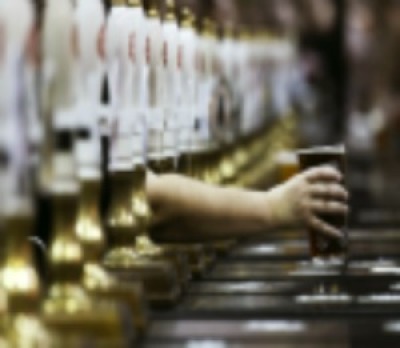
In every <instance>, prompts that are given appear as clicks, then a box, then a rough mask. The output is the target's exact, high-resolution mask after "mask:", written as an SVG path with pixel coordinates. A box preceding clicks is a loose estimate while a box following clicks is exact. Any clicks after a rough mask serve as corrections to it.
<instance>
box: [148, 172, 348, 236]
mask: <svg viewBox="0 0 400 348" xmlns="http://www.w3.org/2000/svg"><path fill="white" fill-rule="evenodd" d="M339 180H340V174H339V173H338V172H337V171H336V170H334V169H331V168H316V169H311V170H309V171H307V172H305V173H302V174H300V175H297V176H296V177H295V178H293V179H291V180H289V181H288V182H287V183H285V184H282V185H279V186H277V187H276V188H274V189H272V190H270V191H267V192H256V191H246V190H241V189H235V188H223V187H216V186H212V185H208V184H204V183H202V182H199V181H196V180H193V179H190V178H187V177H184V176H180V175H173V174H171V175H160V176H157V175H154V174H152V173H150V174H149V176H148V181H147V194H148V197H149V199H150V203H151V206H152V208H153V211H154V214H155V219H154V226H153V229H152V237H153V238H154V239H155V240H158V241H163V242H176V241H178V242H193V241H210V240H219V239H230V238H240V237H246V236H250V235H252V234H257V233H263V232H265V231H266V230H268V229H271V228H274V227H283V226H289V225H290V226H296V225H297V226H298V225H306V224H309V225H313V226H315V227H317V228H318V229H319V230H320V231H321V232H322V233H325V234H330V235H334V236H338V237H339V236H340V232H339V231H337V230H336V229H335V228H333V227H331V226H329V225H326V224H325V223H323V222H322V221H320V220H319V219H318V218H317V217H316V216H315V213H317V212H325V213H326V212H327V213H329V212H331V213H337V212H340V213H346V211H347V205H346V203H345V201H346V199H347V193H346V191H345V190H344V189H343V188H342V187H341V186H340V185H339V184H338V182H339ZM322 198H323V199H324V200H322Z"/></svg>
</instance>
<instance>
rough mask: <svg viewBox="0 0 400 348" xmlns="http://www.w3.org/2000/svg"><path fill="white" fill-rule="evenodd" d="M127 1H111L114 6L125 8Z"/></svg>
mask: <svg viewBox="0 0 400 348" xmlns="http://www.w3.org/2000/svg"><path fill="white" fill-rule="evenodd" d="M125 1H126V0H111V4H112V6H124V5H125V4H126V2H125Z"/></svg>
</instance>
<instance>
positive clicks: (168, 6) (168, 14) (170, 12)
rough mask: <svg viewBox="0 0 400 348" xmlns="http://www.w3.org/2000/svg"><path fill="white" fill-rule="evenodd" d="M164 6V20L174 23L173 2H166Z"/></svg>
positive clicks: (172, 0)
mask: <svg viewBox="0 0 400 348" xmlns="http://www.w3.org/2000/svg"><path fill="white" fill-rule="evenodd" d="M165 5H166V11H167V12H166V14H165V20H166V21H169V22H172V21H176V15H175V0H166V1H165Z"/></svg>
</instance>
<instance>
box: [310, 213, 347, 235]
mask: <svg viewBox="0 0 400 348" xmlns="http://www.w3.org/2000/svg"><path fill="white" fill-rule="evenodd" d="M308 223H309V225H310V226H311V227H312V228H313V229H315V230H317V231H319V232H320V233H322V234H324V235H326V236H328V237H332V238H337V239H341V238H343V235H342V233H341V232H340V230H339V229H337V228H335V227H333V226H331V225H329V224H327V223H325V222H323V221H322V220H321V219H318V218H317V217H315V216H314V215H310V216H309V218H308Z"/></svg>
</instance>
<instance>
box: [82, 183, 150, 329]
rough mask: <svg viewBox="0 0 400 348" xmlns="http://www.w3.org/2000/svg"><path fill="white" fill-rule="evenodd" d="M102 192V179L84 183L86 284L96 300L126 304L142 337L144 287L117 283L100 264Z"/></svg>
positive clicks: (83, 226) (83, 214) (144, 315)
mask: <svg viewBox="0 0 400 348" xmlns="http://www.w3.org/2000/svg"><path fill="white" fill-rule="evenodd" d="M100 190H101V182H100V180H99V179H91V180H83V181H82V182H81V194H80V202H79V214H78V221H77V234H78V237H79V240H80V241H81V243H82V247H83V252H84V261H85V264H84V276H83V284H84V286H85V288H86V290H87V291H88V292H89V294H91V295H93V296H95V297H97V298H103V299H106V300H109V301H113V302H114V303H120V304H124V305H125V306H126V307H127V308H128V309H129V311H130V318H129V319H130V320H132V322H133V324H134V326H135V329H136V331H137V332H138V333H140V334H141V333H143V332H144V331H145V329H146V327H147V325H148V320H149V318H148V311H147V307H146V299H145V296H144V293H143V288H142V284H141V283H140V282H131V283H123V282H118V281H117V280H116V279H115V278H114V277H112V276H111V275H110V274H108V273H107V272H106V271H105V269H104V268H103V266H102V264H101V259H102V255H103V252H104V250H105V238H104V231H103V226H102V222H101V217H100V214H99V200H100Z"/></svg>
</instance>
